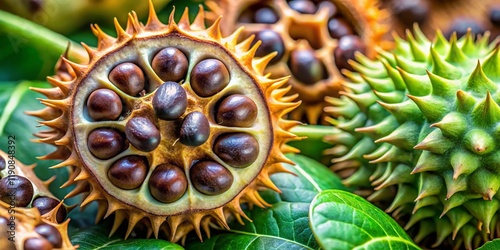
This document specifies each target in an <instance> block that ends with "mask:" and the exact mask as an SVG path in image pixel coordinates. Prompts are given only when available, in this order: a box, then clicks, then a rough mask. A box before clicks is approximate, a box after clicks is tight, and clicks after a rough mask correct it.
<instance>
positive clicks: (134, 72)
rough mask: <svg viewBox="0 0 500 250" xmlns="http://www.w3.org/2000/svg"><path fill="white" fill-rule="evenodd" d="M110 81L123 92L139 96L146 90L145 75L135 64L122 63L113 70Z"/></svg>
mask: <svg viewBox="0 0 500 250" xmlns="http://www.w3.org/2000/svg"><path fill="white" fill-rule="evenodd" d="M109 80H110V81H111V82H112V83H113V84H114V85H116V87H118V88H119V89H121V90H122V91H123V92H125V93H127V94H128V95H131V96H137V94H139V92H141V91H142V90H143V89H144V84H145V82H146V80H145V78H144V73H143V72H142V69H141V68H139V66H137V65H135V64H133V63H121V64H118V65H117V66H116V67H114V68H113V70H111V72H110V73H109Z"/></svg>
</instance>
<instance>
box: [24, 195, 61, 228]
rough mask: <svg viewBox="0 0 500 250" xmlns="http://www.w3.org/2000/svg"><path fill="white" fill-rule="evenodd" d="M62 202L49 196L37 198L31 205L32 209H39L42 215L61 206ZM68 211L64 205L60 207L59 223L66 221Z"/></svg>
mask: <svg viewBox="0 0 500 250" xmlns="http://www.w3.org/2000/svg"><path fill="white" fill-rule="evenodd" d="M59 203H60V201H58V200H56V199H54V198H52V197H47V196H39V197H36V198H35V199H34V200H33V202H32V203H31V206H32V207H36V208H38V211H40V214H42V215H43V214H46V213H48V212H50V211H51V210H52V209H54V208H55V207H57V205H59ZM66 215H67V211H66V207H64V205H62V206H60V207H59V209H58V210H57V213H56V220H57V223H62V222H63V221H64V220H65V219H66Z"/></svg>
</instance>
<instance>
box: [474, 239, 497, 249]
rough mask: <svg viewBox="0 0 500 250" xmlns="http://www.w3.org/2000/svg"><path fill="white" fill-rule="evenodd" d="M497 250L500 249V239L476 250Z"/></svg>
mask: <svg viewBox="0 0 500 250" xmlns="http://www.w3.org/2000/svg"><path fill="white" fill-rule="evenodd" d="M497 249H500V239H494V240H492V241H488V242H486V243H484V245H482V246H481V247H479V248H478V249H476V250H497Z"/></svg>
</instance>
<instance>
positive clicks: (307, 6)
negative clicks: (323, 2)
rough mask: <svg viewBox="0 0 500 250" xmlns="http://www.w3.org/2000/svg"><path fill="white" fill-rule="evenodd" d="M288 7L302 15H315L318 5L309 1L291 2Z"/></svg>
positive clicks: (298, 0) (296, 0) (297, 0)
mask: <svg viewBox="0 0 500 250" xmlns="http://www.w3.org/2000/svg"><path fill="white" fill-rule="evenodd" d="M288 6H290V8H291V9H292V10H295V11H297V12H299V13H301V14H314V13H316V10H317V7H316V5H315V4H314V3H313V2H311V1H308V0H295V1H290V2H289V3H288Z"/></svg>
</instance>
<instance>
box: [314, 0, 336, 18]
mask: <svg viewBox="0 0 500 250" xmlns="http://www.w3.org/2000/svg"><path fill="white" fill-rule="evenodd" d="M318 9H319V10H321V9H328V17H329V18H330V17H333V16H335V15H337V12H338V8H337V6H335V4H334V3H332V2H330V1H323V2H321V3H319V5H318Z"/></svg>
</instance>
